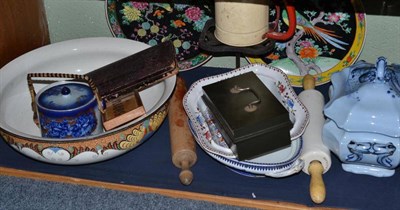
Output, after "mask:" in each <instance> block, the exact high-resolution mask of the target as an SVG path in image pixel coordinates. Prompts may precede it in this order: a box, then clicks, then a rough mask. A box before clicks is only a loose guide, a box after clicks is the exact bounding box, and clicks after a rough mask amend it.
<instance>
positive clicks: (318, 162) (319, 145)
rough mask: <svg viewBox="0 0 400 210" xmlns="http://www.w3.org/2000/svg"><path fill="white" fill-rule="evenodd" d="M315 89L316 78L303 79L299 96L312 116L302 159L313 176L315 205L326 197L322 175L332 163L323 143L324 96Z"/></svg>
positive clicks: (312, 189)
mask: <svg viewBox="0 0 400 210" xmlns="http://www.w3.org/2000/svg"><path fill="white" fill-rule="evenodd" d="M314 87H315V79H314V77H313V76H311V75H306V76H305V77H304V79H303V88H304V91H302V92H301V93H300V94H299V98H300V100H301V101H302V102H303V104H304V105H305V106H306V108H307V110H308V112H309V114H310V122H309V124H308V126H307V128H306V130H305V131H304V134H303V141H304V144H303V150H302V154H301V157H300V158H301V159H302V160H304V168H303V172H304V173H306V174H309V175H311V181H310V196H311V199H312V200H313V202H314V203H322V202H323V201H324V200H325V197H326V189H325V183H324V180H323V179H322V174H323V173H325V172H327V171H328V170H329V168H330V167H331V163H332V162H331V156H330V151H329V149H328V148H327V147H326V146H325V145H324V144H323V142H322V127H323V125H324V122H325V118H324V114H323V107H324V104H325V101H324V96H323V95H322V94H321V93H320V92H319V91H317V90H315V89H314Z"/></svg>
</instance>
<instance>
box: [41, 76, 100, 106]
mask: <svg viewBox="0 0 400 210" xmlns="http://www.w3.org/2000/svg"><path fill="white" fill-rule="evenodd" d="M93 100H95V97H94V94H93V91H92V89H91V88H90V87H89V86H88V85H87V84H86V83H82V82H67V81H61V82H55V83H53V84H51V85H48V86H46V87H45V88H43V89H42V90H41V91H40V92H39V93H38V94H37V96H36V101H37V105H38V108H39V109H46V110H53V111H66V110H72V109H77V108H80V107H85V106H86V105H87V104H90V103H91V102H92V101H93Z"/></svg>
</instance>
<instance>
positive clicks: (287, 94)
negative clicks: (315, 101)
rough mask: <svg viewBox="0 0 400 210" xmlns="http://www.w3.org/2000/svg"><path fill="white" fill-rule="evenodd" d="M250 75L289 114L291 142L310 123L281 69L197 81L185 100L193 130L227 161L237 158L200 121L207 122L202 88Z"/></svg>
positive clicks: (262, 66)
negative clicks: (254, 76)
mask: <svg viewBox="0 0 400 210" xmlns="http://www.w3.org/2000/svg"><path fill="white" fill-rule="evenodd" d="M250 71H253V72H254V73H255V74H256V75H257V76H258V77H259V78H260V79H261V81H262V82H263V83H264V84H265V85H266V87H267V88H268V89H269V90H270V91H271V92H272V93H273V95H274V96H275V97H276V98H277V99H278V100H279V101H280V102H281V104H282V105H283V106H284V107H285V108H286V109H287V110H288V112H289V117H290V120H291V121H292V122H293V128H292V129H291V130H290V136H291V139H292V141H293V140H295V139H298V138H299V137H300V136H301V135H302V134H303V132H304V130H305V128H306V126H307V124H308V122H309V113H308V110H307V109H306V108H305V106H304V105H303V103H302V102H301V101H300V100H299V98H298V97H297V95H296V93H295V92H294V90H293V88H292V87H291V86H290V84H289V80H288V78H287V76H286V75H285V74H284V73H283V72H282V71H281V70H280V69H278V68H275V67H273V66H269V65H265V64H250V65H247V66H244V67H241V68H238V69H236V70H233V71H230V72H227V73H223V74H219V75H214V76H210V77H206V78H202V79H200V80H197V81H196V82H194V83H193V84H192V85H191V86H190V88H189V90H188V91H187V93H186V94H185V96H184V98H183V106H184V108H185V111H186V113H187V115H188V117H189V119H190V120H191V121H192V123H193V127H194V130H195V131H196V133H198V136H199V138H198V140H199V141H198V143H199V144H200V146H201V147H202V148H204V149H205V150H207V151H208V152H211V153H214V154H217V155H221V156H224V157H226V158H236V155H235V154H234V153H233V152H232V150H231V149H229V148H228V147H227V146H226V144H225V145H224V144H223V143H222V142H223V140H220V139H219V140H215V138H212V134H213V133H215V132H213V128H212V126H210V125H207V124H204V123H203V122H204V119H200V118H201V117H204V118H207V114H205V113H204V111H203V110H204V106H203V105H202V104H203V103H202V100H201V96H202V95H203V90H202V87H203V86H205V85H208V84H211V83H215V82H218V81H221V80H224V79H228V78H231V77H234V76H238V75H240V74H243V73H246V72H250ZM209 126H210V128H209ZM202 134H206V135H202Z"/></svg>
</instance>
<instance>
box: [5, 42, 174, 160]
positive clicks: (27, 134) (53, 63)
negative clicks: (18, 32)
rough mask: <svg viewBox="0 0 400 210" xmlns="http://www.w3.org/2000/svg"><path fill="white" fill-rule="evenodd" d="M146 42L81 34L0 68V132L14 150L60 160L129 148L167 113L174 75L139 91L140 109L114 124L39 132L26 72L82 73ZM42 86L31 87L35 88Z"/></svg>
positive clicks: (104, 156)
mask: <svg viewBox="0 0 400 210" xmlns="http://www.w3.org/2000/svg"><path fill="white" fill-rule="evenodd" d="M148 47H149V46H148V45H146V44H143V43H140V42H136V41H133V40H128V39H119V38H102V37H99V38H83V39H75V40H69V41H64V42H58V43H54V44H51V45H48V46H45V47H42V48H39V49H36V50H34V51H31V52H29V53H27V54H25V55H22V56H21V57H19V58H17V59H15V60H14V61H12V62H10V63H9V64H7V65H6V66H4V67H3V68H2V69H1V70H0V107H1V108H0V134H1V135H2V137H3V138H4V140H5V141H6V142H7V143H8V144H10V145H11V146H12V147H13V148H15V149H16V150H17V151H19V152H21V153H22V154H24V155H27V156H29V157H31V158H33V159H36V160H40V161H44V162H49V163H54V164H65V165H78V164H87V163H94V162H98V161H103V160H107V159H110V158H114V157H116V156H118V155H121V154H123V153H125V152H128V151H130V150H132V149H134V148H135V147H136V146H138V145H140V144H141V143H143V142H144V141H146V140H147V139H149V138H150V137H151V136H152V134H153V133H154V132H155V131H156V130H157V129H158V127H159V126H160V125H161V123H162V122H163V121H164V119H165V117H166V115H167V109H168V103H167V101H168V99H169V97H170V96H171V94H172V91H173V89H174V87H175V83H176V76H173V77H170V78H168V79H166V80H164V81H163V82H161V83H158V84H156V85H154V86H152V87H150V88H148V89H145V90H143V91H140V92H139V95H140V97H141V99H142V102H143V105H144V108H145V110H146V114H145V115H143V116H141V117H139V118H137V119H135V120H133V121H131V122H128V123H127V124H125V125H123V126H120V127H118V128H116V129H112V130H109V131H106V132H101V133H99V134H94V135H90V136H86V137H79V138H69V139H54V138H45V137H41V133H40V129H39V128H38V126H36V124H35V123H34V122H33V119H32V115H33V112H32V108H31V99H30V94H29V90H28V87H27V85H26V84H27V83H26V74H27V73H34V72H42V73H74V74H85V73H87V72H90V71H92V70H95V69H97V68H100V67H102V66H105V65H107V64H109V63H111V62H114V61H116V60H118V59H121V58H124V57H127V56H129V55H131V54H134V53H137V52H139V51H141V50H144V49H146V48H148ZM44 87H45V86H43V85H41V84H40V85H38V86H37V87H35V89H36V90H38V91H39V92H40V90H41V89H42V88H44Z"/></svg>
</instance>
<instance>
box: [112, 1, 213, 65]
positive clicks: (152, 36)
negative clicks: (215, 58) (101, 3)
mask: <svg viewBox="0 0 400 210" xmlns="http://www.w3.org/2000/svg"><path fill="white" fill-rule="evenodd" d="M210 3H211V2H208V0H207V1H206V2H203V3H202V4H200V5H192V4H190V2H188V4H177V3H162V2H136V1H119V0H107V1H106V2H105V7H106V8H105V10H106V18H107V23H108V26H109V28H110V31H111V32H112V34H113V36H115V37H119V38H128V39H132V40H136V41H140V42H144V43H146V44H149V45H150V46H153V45H156V44H157V43H160V42H162V41H164V40H167V39H169V40H171V41H173V44H174V46H175V49H176V53H177V60H178V66H179V69H180V71H185V70H191V69H194V68H196V67H198V66H201V65H203V64H204V63H206V62H207V61H209V60H210V59H211V57H212V56H211V55H208V54H204V53H201V52H200V49H199V47H198V39H199V37H200V34H201V31H202V29H203V27H204V24H205V23H206V22H207V20H208V19H210V18H211V17H212V16H213V14H212V13H213V11H211V9H210V8H209V5H208V4H210ZM212 3H213V2H212Z"/></svg>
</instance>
